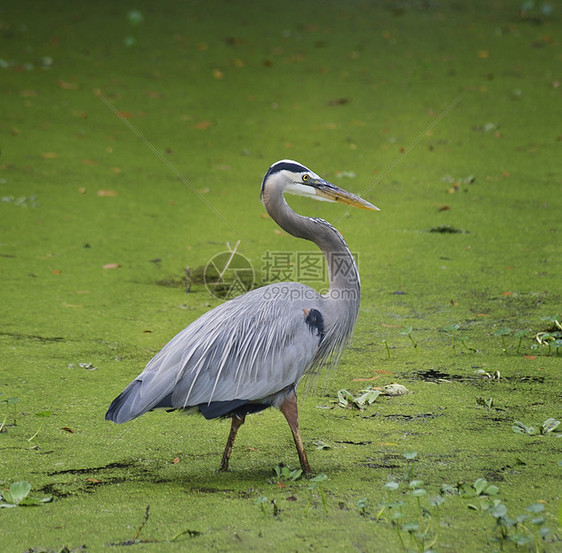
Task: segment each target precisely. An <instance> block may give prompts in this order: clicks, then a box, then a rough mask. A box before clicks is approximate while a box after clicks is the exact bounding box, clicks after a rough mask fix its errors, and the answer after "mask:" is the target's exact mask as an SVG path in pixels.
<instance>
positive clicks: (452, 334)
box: [443, 323, 476, 353]
mask: <svg viewBox="0 0 562 553" xmlns="http://www.w3.org/2000/svg"><path fill="white" fill-rule="evenodd" d="M460 328H461V327H460V325H459V324H457V323H455V324H452V325H449V326H446V327H445V328H443V330H444V331H445V332H446V333H447V336H449V338H451V345H452V346H453V352H454V353H457V340H458V341H459V342H460V343H461V345H462V346H463V347H464V348H465V349H466V350H468V351H471V352H472V353H476V349H474V348H471V347H470V346H469V345H467V343H466V337H465V336H457V333H458V331H459V330H460Z"/></svg>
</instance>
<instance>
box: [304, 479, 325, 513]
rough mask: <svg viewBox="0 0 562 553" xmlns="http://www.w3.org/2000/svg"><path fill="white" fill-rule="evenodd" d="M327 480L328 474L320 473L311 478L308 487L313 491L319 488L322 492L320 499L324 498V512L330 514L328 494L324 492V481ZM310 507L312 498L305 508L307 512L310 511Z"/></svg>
mask: <svg viewBox="0 0 562 553" xmlns="http://www.w3.org/2000/svg"><path fill="white" fill-rule="evenodd" d="M326 480H328V476H327V475H326V474H319V475H318V476H315V477H314V478H311V479H310V481H309V482H310V484H309V486H308V489H309V490H310V492H311V495H312V492H313V491H314V490H318V492H319V493H320V499H321V500H322V508H323V509H324V513H325V514H326V515H327V514H328V504H327V502H326V495H325V494H324V488H323V487H322V483H323V482H325V481H326ZM309 508H310V500H309V501H308V505H307V506H306V509H305V514H306V513H308V509H309Z"/></svg>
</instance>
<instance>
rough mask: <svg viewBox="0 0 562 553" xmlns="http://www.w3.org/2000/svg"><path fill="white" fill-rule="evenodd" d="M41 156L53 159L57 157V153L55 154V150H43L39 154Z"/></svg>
mask: <svg viewBox="0 0 562 553" xmlns="http://www.w3.org/2000/svg"><path fill="white" fill-rule="evenodd" d="M41 157H42V158H43V159H55V158H56V157H59V154H57V153H56V152H43V153H42V154H41Z"/></svg>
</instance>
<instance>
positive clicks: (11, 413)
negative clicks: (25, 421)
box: [0, 393, 19, 432]
mask: <svg viewBox="0 0 562 553" xmlns="http://www.w3.org/2000/svg"><path fill="white" fill-rule="evenodd" d="M2 395H4V394H3V393H0V396H2ZM18 401H19V399H18V398H17V397H9V398H7V399H3V400H1V401H0V405H5V406H6V415H5V416H4V420H3V421H2V422H1V423H0V432H4V429H5V427H6V426H8V425H7V421H8V419H9V418H10V417H11V418H12V421H13V422H12V424H11V425H9V426H16V403H17V402H18Z"/></svg>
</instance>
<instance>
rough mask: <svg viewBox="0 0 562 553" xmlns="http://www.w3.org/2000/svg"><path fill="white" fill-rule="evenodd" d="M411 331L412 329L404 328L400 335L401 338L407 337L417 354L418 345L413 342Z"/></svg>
mask: <svg viewBox="0 0 562 553" xmlns="http://www.w3.org/2000/svg"><path fill="white" fill-rule="evenodd" d="M412 330H414V329H413V327H411V326H407V327H406V328H404V329H403V330H402V331H401V332H400V334H401V335H402V336H407V337H408V338H409V339H410V342H412V345H413V346H414V349H415V350H416V353H417V352H418V344H417V342H416V341H415V340H414V338H413V337H412Z"/></svg>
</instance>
